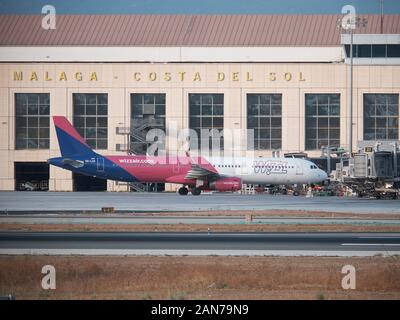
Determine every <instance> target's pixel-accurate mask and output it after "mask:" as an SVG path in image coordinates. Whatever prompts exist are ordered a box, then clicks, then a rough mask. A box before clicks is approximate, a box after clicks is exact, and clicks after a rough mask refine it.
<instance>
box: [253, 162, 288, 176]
mask: <svg viewBox="0 0 400 320" xmlns="http://www.w3.org/2000/svg"><path fill="white" fill-rule="evenodd" d="M253 168H254V173H261V174H266V175H270V174H286V173H287V170H288V163H287V162H286V161H279V160H274V161H271V160H267V161H263V160H255V161H254V162H253Z"/></svg>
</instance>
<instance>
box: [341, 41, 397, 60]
mask: <svg viewBox="0 0 400 320" xmlns="http://www.w3.org/2000/svg"><path fill="white" fill-rule="evenodd" d="M345 50H346V57H347V58H349V57H350V45H348V44H347V45H345ZM353 57H354V58H399V57H400V45H399V44H354V45H353Z"/></svg>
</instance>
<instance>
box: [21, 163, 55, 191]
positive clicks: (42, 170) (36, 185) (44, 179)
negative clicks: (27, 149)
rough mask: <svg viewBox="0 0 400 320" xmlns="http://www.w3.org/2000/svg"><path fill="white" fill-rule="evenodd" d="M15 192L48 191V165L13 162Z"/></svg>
mask: <svg viewBox="0 0 400 320" xmlns="http://www.w3.org/2000/svg"><path fill="white" fill-rule="evenodd" d="M14 174H15V190H16V191H48V190H49V164H48V163H46V162H15V163H14Z"/></svg>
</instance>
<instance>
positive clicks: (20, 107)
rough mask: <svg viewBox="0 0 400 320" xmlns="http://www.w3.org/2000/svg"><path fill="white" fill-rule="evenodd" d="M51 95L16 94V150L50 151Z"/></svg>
mask: <svg viewBox="0 0 400 320" xmlns="http://www.w3.org/2000/svg"><path fill="white" fill-rule="evenodd" d="M49 127H50V95H49V94H48V93H16V94H15V149H48V148H49V133H50V130H49Z"/></svg>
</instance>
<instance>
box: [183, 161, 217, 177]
mask: <svg viewBox="0 0 400 320" xmlns="http://www.w3.org/2000/svg"><path fill="white" fill-rule="evenodd" d="M218 178H219V174H218V172H216V171H215V172H214V171H211V170H209V169H207V168H204V167H201V166H199V165H198V164H195V163H192V168H191V169H190V170H189V171H188V172H187V173H186V176H185V179H195V180H197V179H200V180H204V179H207V180H214V179H218Z"/></svg>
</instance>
